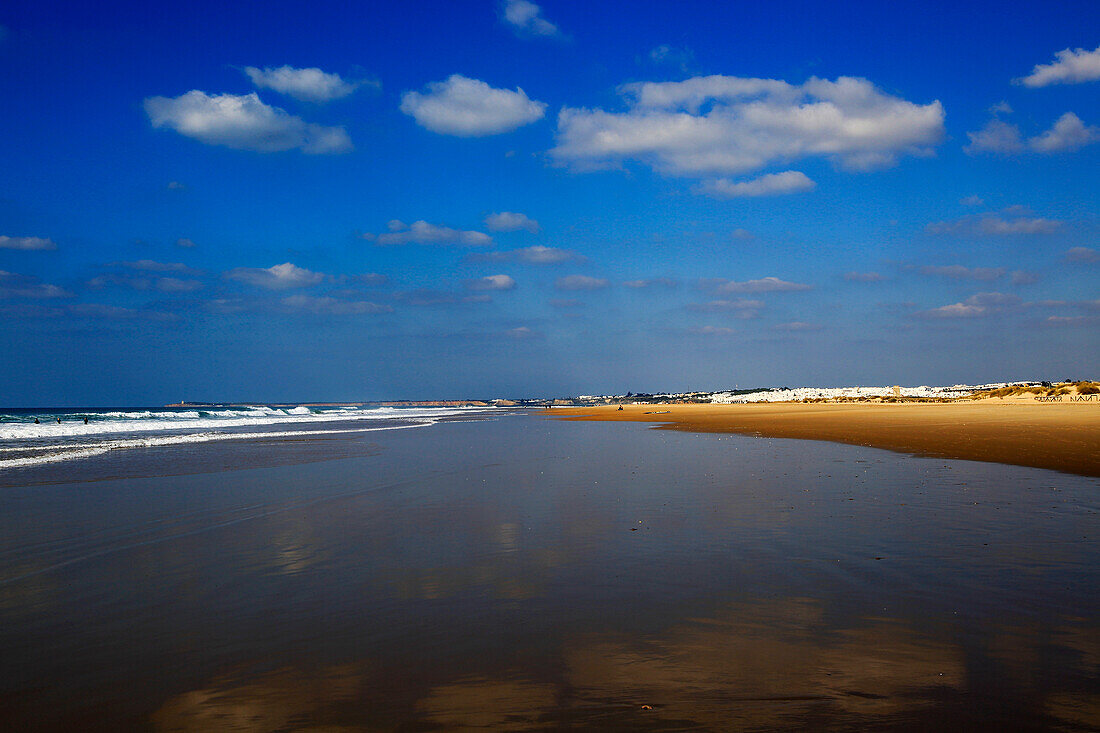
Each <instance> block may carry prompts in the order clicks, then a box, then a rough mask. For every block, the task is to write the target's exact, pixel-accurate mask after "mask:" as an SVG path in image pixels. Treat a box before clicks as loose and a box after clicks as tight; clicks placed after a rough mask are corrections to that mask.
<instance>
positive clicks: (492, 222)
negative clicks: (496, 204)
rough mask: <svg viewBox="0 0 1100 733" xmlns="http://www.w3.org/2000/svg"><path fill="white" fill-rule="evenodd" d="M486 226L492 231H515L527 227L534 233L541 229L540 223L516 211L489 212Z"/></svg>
mask: <svg viewBox="0 0 1100 733" xmlns="http://www.w3.org/2000/svg"><path fill="white" fill-rule="evenodd" d="M485 228H486V229H488V230H489V231H491V232H515V231H518V230H520V229H526V230H527V231H529V232H531V233H532V234H534V233H535V232H537V231H538V230H539V223H538V222H537V221H535V220H534V219H532V218H530V217H529V216H527V215H526V214H517V213H516V212H514V211H501V212H498V213H496V214H489V215H488V216H487V217H485Z"/></svg>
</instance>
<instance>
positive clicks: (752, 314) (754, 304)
mask: <svg viewBox="0 0 1100 733" xmlns="http://www.w3.org/2000/svg"><path fill="white" fill-rule="evenodd" d="M763 307H764V301H762V300H748V299H745V298H738V299H737V300H711V301H707V302H706V303H691V304H690V305H688V310H693V311H696V312H697V313H732V314H733V316H734V317H735V318H743V319H749V318H756V316H757V315H758V314H759V313H760V310H761V309H762V308H763Z"/></svg>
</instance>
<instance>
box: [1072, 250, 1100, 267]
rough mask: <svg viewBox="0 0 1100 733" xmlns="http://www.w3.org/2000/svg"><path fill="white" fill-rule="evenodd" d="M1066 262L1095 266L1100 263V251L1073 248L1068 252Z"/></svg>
mask: <svg viewBox="0 0 1100 733" xmlns="http://www.w3.org/2000/svg"><path fill="white" fill-rule="evenodd" d="M1066 261H1067V262H1084V263H1088V264H1094V263H1097V262H1100V251H1097V250H1095V249H1093V248H1092V247H1071V248H1070V249H1069V250H1067V251H1066Z"/></svg>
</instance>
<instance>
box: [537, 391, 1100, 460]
mask: <svg viewBox="0 0 1100 733" xmlns="http://www.w3.org/2000/svg"><path fill="white" fill-rule="evenodd" d="M666 411H667V412H666ZM655 413H661V414H655ZM553 417H555V418H562V419H565V420H623V421H632V422H649V423H655V424H658V425H659V427H661V428H663V429H669V430H684V431H694V432H708V433H741V434H746V435H759V436H763V437H770V438H798V439H802V440H827V441H834V442H838V443H850V444H853V445H863V446H869V447H873V448H884V449H886V450H892V451H897V452H901V453H911V454H915V455H920V456H934V457H938V458H957V459H964V460H970V461H989V462H994V463H1007V464H1013V465H1018V466H1032V467H1035V468H1048V469H1053V470H1056V471H1065V472H1068V473H1075V474H1080V475H1082V476H1100V403H1098V402H1053V403H1047V402H1036V401H1034V400H1032V399H1018V400H998V399H986V400H978V401H973V402H956V403H905V404H800V403H757V404H740V405H711V404H702V405H692V404H685V405H624V406H623V409H622V411H619V410H618V408H617V407H615V406H606V407H593V408H578V409H576V410H569V411H568V412H566V411H564V410H563V411H555V412H554V413H553Z"/></svg>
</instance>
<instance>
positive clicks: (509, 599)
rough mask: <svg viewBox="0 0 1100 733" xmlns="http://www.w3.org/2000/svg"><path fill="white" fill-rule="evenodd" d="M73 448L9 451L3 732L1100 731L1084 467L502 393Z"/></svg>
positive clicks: (1095, 578)
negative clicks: (517, 406) (937, 452)
mask: <svg viewBox="0 0 1100 733" xmlns="http://www.w3.org/2000/svg"><path fill="white" fill-rule="evenodd" d="M75 465H77V463H76V462H67V463H66V465H65V466H64V467H61V466H59V465H58V464H51V465H43V466H37V467H34V468H33V470H31V469H22V470H20V471H19V472H17V473H13V472H11V471H7V472H3V473H2V474H0V481H4V480H6V481H7V486H6V488H2V489H0V497H2V499H3V500H2V501H0V728H7V729H13V730H28V729H43V730H46V729H57V730H76V729H81V730H89V729H96V730H120V729H137V730H194V731H204V730H271V731H275V730H304V729H310V728H316V729H320V728H326V729H351V730H435V729H477V728H484V729H508V730H547V729H561V728H572V729H578V730H584V729H615V728H618V729H622V730H636V729H674V730H685V729H687V730H729V729H752V728H758V729H769V730H774V729H792V730H802V729H806V728H814V729H833V730H867V729H894V730H930V729H931V730H951V729H955V730H974V729H976V728H988V729H998V730H1012V729H1021V730H1028V729H1034V730H1040V729H1058V730H1076V729H1080V730H1091V729H1095V728H1096V727H1100V685H1098V683H1097V680H1098V678H1100V614H1098V612H1097V597H1098V595H1097V591H1098V589H1100V569H1098V568H1100V563H1098V560H1100V550H1098V549H1097V543H1096V530H1097V516H1098V514H1097V512H1098V510H1100V494H1098V489H1100V481H1097V480H1095V479H1089V478H1083V477H1078V476H1069V475H1064V474H1058V473H1053V472H1049V471H1042V470H1037V469H1027V468H1020V467H1014V466H1000V465H994V464H981V463H971V462H964V461H943V460H932V459H922V458H913V457H908V456H904V455H898V454H894V453H888V452H884V451H878V450H873V449H865V448H858V447H852V446H844V445H836V444H829V443H818V442H808V441H787V440H772V439H761V438H751V437H745V436H737V435H703V434H688V433H680V432H674V431H667V430H652V429H648V428H647V427H646V426H643V425H638V424H627V423H576V422H570V423H563V422H558V421H554V420H548V419H545V418H544V417H543V416H542V415H517V414H512V415H497V416H490V417H488V418H484V419H479V420H478V421H474V422H440V423H438V424H435V425H431V426H429V427H426V428H424V429H418V430H394V431H384V432H371V433H348V434H332V435H326V436H324V437H314V438H308V437H304V438H296V439H295V440H293V441H289V442H283V441H281V440H279V439H276V440H266V441H248V440H240V441H228V442H212V443H205V444H201V445H182V446H181V445H175V446H172V445H169V446H161V447H157V448H146V449H142V450H140V451H117V452H113V453H112V454H107V455H102V456H97V457H92V458H88V459H86V460H83V461H81V462H80V463H79V465H80V466H81V468H80V471H79V472H74V470H73V466H75ZM74 475H82V476H84V477H85V478H88V479H94V480H84V481H81V482H74V481H73V480H72V477H73V476H74ZM13 476H17V477H18V479H17V480H12V477H13Z"/></svg>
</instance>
